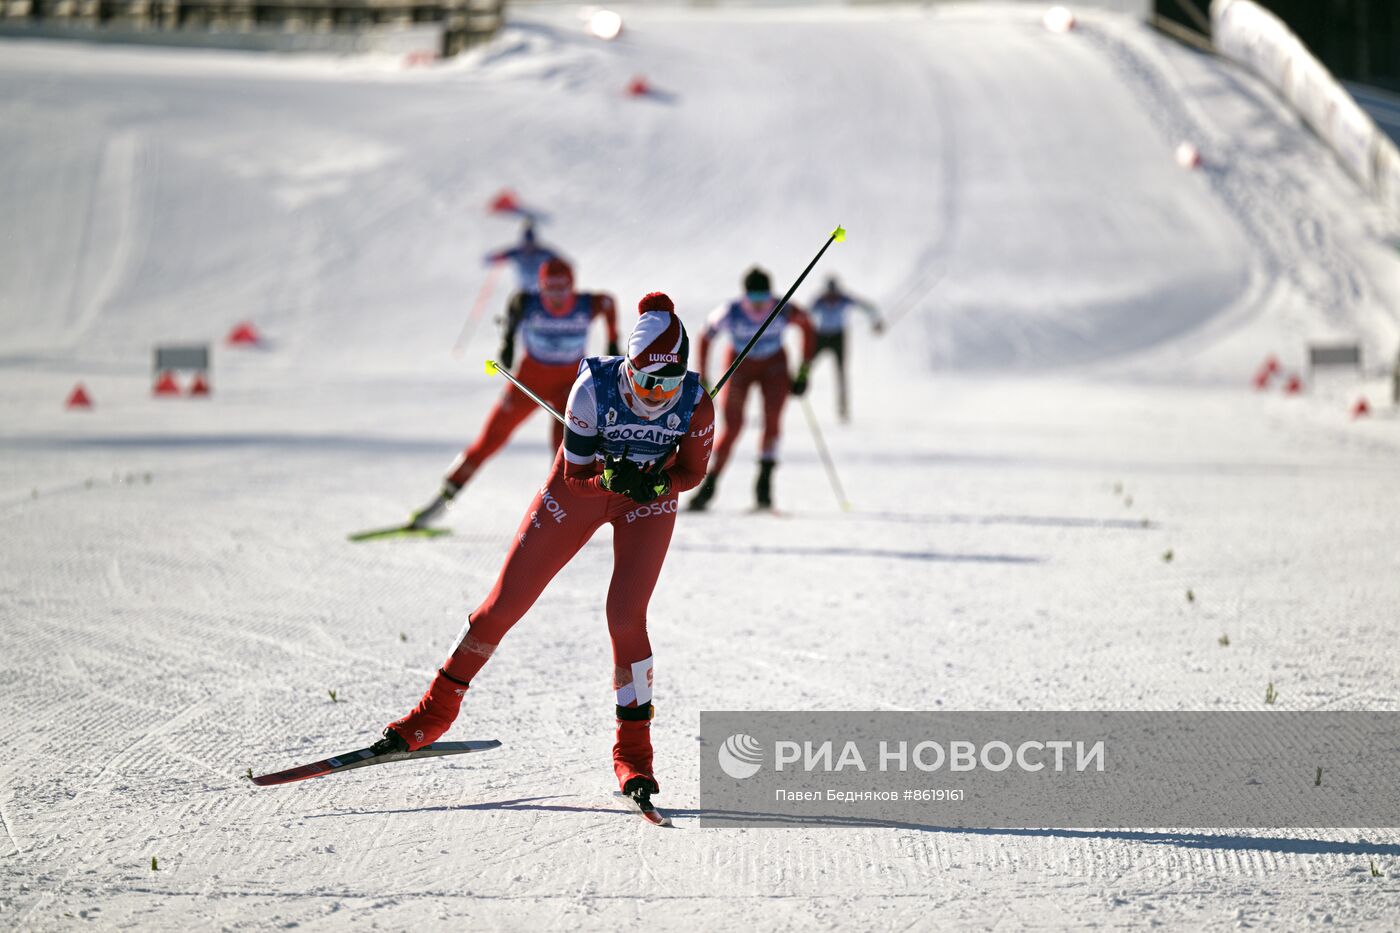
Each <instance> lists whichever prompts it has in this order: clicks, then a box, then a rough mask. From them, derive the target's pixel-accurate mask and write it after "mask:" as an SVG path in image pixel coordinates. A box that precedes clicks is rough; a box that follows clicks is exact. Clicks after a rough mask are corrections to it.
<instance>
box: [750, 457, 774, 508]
mask: <svg viewBox="0 0 1400 933" xmlns="http://www.w3.org/2000/svg"><path fill="white" fill-rule="evenodd" d="M777 465H778V462H777V461H776V460H760V461H758V482H757V483H755V484H754V487H753V495H754V502H755V504H756V505H757V507H758V508H759V509H764V510H767V509H771V508H773V468H774V467H775V466H777Z"/></svg>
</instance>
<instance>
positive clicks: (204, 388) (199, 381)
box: [190, 373, 209, 396]
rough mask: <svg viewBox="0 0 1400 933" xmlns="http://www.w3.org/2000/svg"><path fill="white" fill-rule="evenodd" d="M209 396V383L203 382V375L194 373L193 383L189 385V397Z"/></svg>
mask: <svg viewBox="0 0 1400 933" xmlns="http://www.w3.org/2000/svg"><path fill="white" fill-rule="evenodd" d="M208 394H209V383H207V382H205V381H204V373H195V374H194V382H192V383H190V395H205V396H207V395H208Z"/></svg>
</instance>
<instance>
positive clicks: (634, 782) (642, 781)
mask: <svg viewBox="0 0 1400 933" xmlns="http://www.w3.org/2000/svg"><path fill="white" fill-rule="evenodd" d="M652 714H653V709H652V705H651V704H650V703H647V704H644V705H642V706H619V707H618V708H617V743H616V744H614V745H613V771H614V772H616V774H617V783H618V786H619V787H621V788H622V793H623V794H625V795H626V796H628V797H631V798H632V799H633V800H636V801H637V802H638V803H639V804H641V803H642V802H643V801H646V802H650V800H651V795H652V794H655V793H656V792H657V791H659V790H660V789H661V785H660V784H658V783H657V782H656V777H655V776H654V775H653V774H652V767H651V717H652Z"/></svg>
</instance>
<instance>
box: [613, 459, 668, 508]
mask: <svg viewBox="0 0 1400 933" xmlns="http://www.w3.org/2000/svg"><path fill="white" fill-rule="evenodd" d="M602 487H603V488H604V489H606V490H607V491H608V492H612V493H616V494H618V495H619V496H626V497H627V498H629V499H631V500H632V501H633V502H637V503H642V504H645V503H647V502H651V501H652V500H654V499H657V498H659V497H661V496H664V495H666V493H668V492H670V491H671V478H670V477H669V476H667V475H666V471H665V470H660V469H651V468H644V467H642V466H641V465H640V464H638V463H637V462H636V461H634V460H629V459H628V458H627V454H626V453H625V452H624V453H623V454H622V456H620V457H604V458H603V477H602Z"/></svg>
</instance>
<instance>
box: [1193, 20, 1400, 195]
mask: <svg viewBox="0 0 1400 933" xmlns="http://www.w3.org/2000/svg"><path fill="white" fill-rule="evenodd" d="M1210 18H1211V26H1212V32H1213V34H1214V35H1213V38H1214V41H1215V48H1216V50H1217V51H1218V52H1219V53H1220V54H1221V55H1223V56H1225V57H1226V58H1231V59H1234V60H1235V61H1237V62H1240V63H1241V64H1244V65H1246V66H1248V67H1249V68H1250V69H1251V70H1253V71H1254V72H1255V73H1256V74H1258V75H1259V76H1260V77H1262V78H1263V79H1264V80H1265V81H1267V82H1269V84H1271V85H1273V87H1274V89H1275V90H1277V91H1278V92H1279V93H1280V94H1281V95H1283V98H1284V99H1285V100H1287V101H1288V102H1289V104H1291V105H1292V106H1293V108H1294V109H1295V110H1297V111H1298V113H1299V114H1300V115H1301V116H1302V117H1303V119H1304V120H1306V121H1307V123H1308V125H1309V126H1311V127H1312V128H1313V130H1314V131H1315V132H1316V133H1317V135H1318V136H1320V137H1321V138H1322V139H1323V141H1324V142H1326V143H1327V144H1328V145H1329V146H1331V147H1332V150H1333V151H1334V152H1336V154H1337V158H1338V159H1339V160H1340V161H1341V163H1342V164H1343V165H1345V166H1346V168H1347V170H1348V171H1350V172H1351V173H1352V175H1354V176H1355V177H1356V179H1357V180H1358V181H1360V182H1361V184H1362V185H1363V186H1365V188H1366V189H1367V190H1368V191H1370V192H1371V193H1372V194H1374V195H1375V196H1376V197H1377V198H1379V199H1380V200H1381V201H1382V202H1383V203H1385V204H1387V205H1388V206H1389V207H1390V208H1391V209H1392V210H1394V211H1395V212H1396V213H1397V214H1400V150H1397V149H1396V146H1395V143H1393V142H1392V141H1391V140H1390V138H1389V137H1387V136H1386V135H1385V134H1384V133H1382V132H1380V131H1379V130H1378V129H1377V128H1376V124H1375V122H1374V121H1373V120H1372V119H1371V118H1370V116H1368V115H1367V113H1366V112H1365V111H1364V110H1362V109H1361V107H1360V106H1359V105H1358V104H1357V103H1356V101H1355V100H1354V99H1352V96H1351V94H1349V93H1348V92H1347V90H1346V88H1344V87H1342V85H1341V83H1340V82H1339V81H1337V79H1336V78H1334V77H1333V76H1332V73H1331V72H1330V71H1328V70H1327V68H1326V66H1324V65H1323V64H1322V62H1320V61H1318V60H1317V57H1316V56H1314V55H1313V54H1312V52H1310V51H1308V47H1307V46H1306V45H1304V44H1303V43H1302V42H1301V41H1300V40H1299V39H1298V37H1297V36H1295V35H1294V34H1293V32H1292V30H1290V29H1289V28H1288V27H1287V26H1286V25H1285V24H1284V23H1283V21H1282V20H1280V19H1279V18H1278V17H1277V16H1275V15H1274V14H1272V13H1270V12H1269V11H1268V10H1266V9H1264V8H1263V7H1261V6H1260V5H1259V4H1257V3H1255V2H1253V0H1212V2H1211V5H1210Z"/></svg>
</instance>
